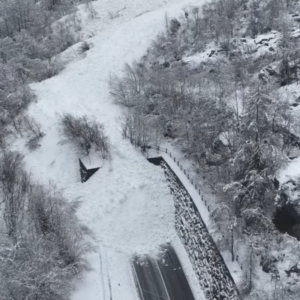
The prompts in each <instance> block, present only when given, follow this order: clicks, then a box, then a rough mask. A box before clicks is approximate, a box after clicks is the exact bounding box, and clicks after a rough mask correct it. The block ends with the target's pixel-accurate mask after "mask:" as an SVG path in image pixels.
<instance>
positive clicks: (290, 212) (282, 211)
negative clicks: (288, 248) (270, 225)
mask: <svg viewBox="0 0 300 300" xmlns="http://www.w3.org/2000/svg"><path fill="white" fill-rule="evenodd" d="M273 222H274V224H275V226H276V228H277V229H278V230H279V231H280V232H282V233H288V234H290V235H291V236H294V237H296V238H298V239H299V238H300V236H295V231H296V230H295V228H296V227H297V225H298V224H300V216H299V215H298V213H297V211H296V210H295V208H294V206H293V205H292V204H286V205H284V206H283V207H280V208H278V209H277V210H276V213H275V216H274V219H273Z"/></svg>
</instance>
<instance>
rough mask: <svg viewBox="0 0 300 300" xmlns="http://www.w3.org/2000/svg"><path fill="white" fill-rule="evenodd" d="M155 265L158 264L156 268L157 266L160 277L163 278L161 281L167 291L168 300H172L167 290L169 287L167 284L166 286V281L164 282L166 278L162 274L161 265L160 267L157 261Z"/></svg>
mask: <svg viewBox="0 0 300 300" xmlns="http://www.w3.org/2000/svg"><path fill="white" fill-rule="evenodd" d="M155 264H156V266H157V269H158V272H159V275H160V277H161V280H162V282H163V284H164V287H165V290H166V294H167V297H168V300H171V299H170V295H169V293H168V290H167V287H166V284H165V281H164V278H163V276H162V274H161V271H160V268H159V265H158V263H157V261H156V260H155Z"/></svg>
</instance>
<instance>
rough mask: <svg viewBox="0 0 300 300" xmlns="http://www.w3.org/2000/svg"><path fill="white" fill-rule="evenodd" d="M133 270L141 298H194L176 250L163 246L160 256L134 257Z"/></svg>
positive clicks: (190, 299) (179, 299) (192, 299)
mask: <svg viewBox="0 0 300 300" xmlns="http://www.w3.org/2000/svg"><path fill="white" fill-rule="evenodd" d="M132 265H133V271H134V275H135V281H136V286H137V289H138V292H139V295H140V298H141V300H164V299H165V300H194V296H193V294H192V291H191V289H190V286H189V284H188V281H187V279H186V277H185V274H184V272H183V270H182V267H181V264H180V261H179V259H178V257H177V255H176V252H175V250H174V249H173V248H172V247H171V246H170V245H168V246H163V247H162V249H161V254H160V255H159V257H158V258H154V257H151V256H149V255H145V256H142V257H135V258H134V259H133V264H132Z"/></svg>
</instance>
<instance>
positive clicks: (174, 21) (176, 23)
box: [170, 18, 181, 33]
mask: <svg viewBox="0 0 300 300" xmlns="http://www.w3.org/2000/svg"><path fill="white" fill-rule="evenodd" d="M180 26H181V24H180V22H179V21H178V20H177V19H175V18H174V19H172V20H171V22H170V31H171V32H172V33H176V32H177V31H178V30H179V28H180Z"/></svg>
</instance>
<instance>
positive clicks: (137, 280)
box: [131, 264, 145, 300]
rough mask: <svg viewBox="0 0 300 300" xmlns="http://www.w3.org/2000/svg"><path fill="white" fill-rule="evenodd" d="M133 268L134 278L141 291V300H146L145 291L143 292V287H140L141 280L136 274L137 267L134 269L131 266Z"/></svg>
mask: <svg viewBox="0 0 300 300" xmlns="http://www.w3.org/2000/svg"><path fill="white" fill-rule="evenodd" d="M131 267H132V269H133V273H134V277H135V278H136V282H137V284H138V287H139V290H140V294H141V298H142V300H145V299H144V294H143V290H142V287H141V285H140V281H139V278H138V276H137V274H136V270H135V267H134V265H133V264H132V265H131Z"/></svg>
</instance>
